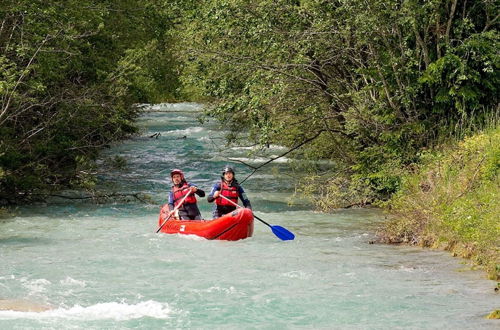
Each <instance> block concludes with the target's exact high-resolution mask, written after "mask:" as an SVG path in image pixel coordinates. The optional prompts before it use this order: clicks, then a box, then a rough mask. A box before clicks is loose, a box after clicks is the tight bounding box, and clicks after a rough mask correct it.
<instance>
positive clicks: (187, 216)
mask: <svg viewBox="0 0 500 330" xmlns="http://www.w3.org/2000/svg"><path fill="white" fill-rule="evenodd" d="M170 178H171V179H172V183H173V185H172V191H170V193H169V195H168V209H169V211H170V212H173V210H174V208H175V207H176V206H177V205H178V204H179V203H180V202H181V200H182V199H183V198H184V197H185V196H186V195H187V194H188V192H191V194H190V195H189V196H188V197H187V198H186V200H185V201H184V203H183V204H182V205H181V206H180V207H179V209H178V215H175V214H174V216H175V217H176V218H178V219H181V220H201V213H200V210H199V209H198V205H197V204H196V196H195V194H196V195H198V196H200V197H205V192H204V191H203V190H201V189H198V187H196V186H195V185H194V184H192V183H188V182H187V181H186V179H185V178H184V173H183V172H182V171H181V170H179V169H174V170H172V171H171V172H170Z"/></svg>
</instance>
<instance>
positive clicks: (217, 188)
mask: <svg viewBox="0 0 500 330" xmlns="http://www.w3.org/2000/svg"><path fill="white" fill-rule="evenodd" d="M217 191H220V183H218V182H217V183H216V184H214V186H213V187H212V190H211V191H210V193H209V194H208V197H207V201H208V202H209V203H212V202H213V201H214V200H215V199H216V198H217V197H218V196H215V197H214V194H215V193H216V192H217Z"/></svg>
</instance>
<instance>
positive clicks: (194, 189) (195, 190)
mask: <svg viewBox="0 0 500 330" xmlns="http://www.w3.org/2000/svg"><path fill="white" fill-rule="evenodd" d="M189 189H191V192H192V193H195V192H197V191H198V188H196V187H195V186H191V187H189Z"/></svg>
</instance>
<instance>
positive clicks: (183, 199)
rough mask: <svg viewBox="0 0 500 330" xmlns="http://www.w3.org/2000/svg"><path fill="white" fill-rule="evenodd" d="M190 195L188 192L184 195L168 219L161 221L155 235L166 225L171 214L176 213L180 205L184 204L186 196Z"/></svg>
mask: <svg viewBox="0 0 500 330" xmlns="http://www.w3.org/2000/svg"><path fill="white" fill-rule="evenodd" d="M189 195H191V191H188V193H187V194H186V196H184V198H182V199H181V201H180V202H179V204H177V206H176V207H174V209H173V211H172V212H171V213H170V215H169V216H168V218H166V219H165V221H163V223H162V224H161V226H160V227H159V228H158V230H157V231H156V232H157V233H158V232H159V231H160V230H161V229H162V228H163V226H164V225H165V224H166V223H167V221H168V219H170V217H171V216H172V214H174V213H175V211H177V210H178V209H179V207H181V206H182V204H184V201H185V200H186V198H188V196H189Z"/></svg>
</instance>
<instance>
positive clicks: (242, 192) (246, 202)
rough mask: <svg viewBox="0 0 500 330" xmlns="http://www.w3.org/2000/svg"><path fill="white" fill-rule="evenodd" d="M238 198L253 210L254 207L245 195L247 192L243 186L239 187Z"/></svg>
mask: <svg viewBox="0 0 500 330" xmlns="http://www.w3.org/2000/svg"><path fill="white" fill-rule="evenodd" d="M238 196H239V197H240V199H241V201H242V203H243V206H244V207H246V208H247V209H250V210H251V209H252V205H251V204H250V200H249V199H248V197H247V194H245V190H244V189H243V187H242V186H238Z"/></svg>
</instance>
